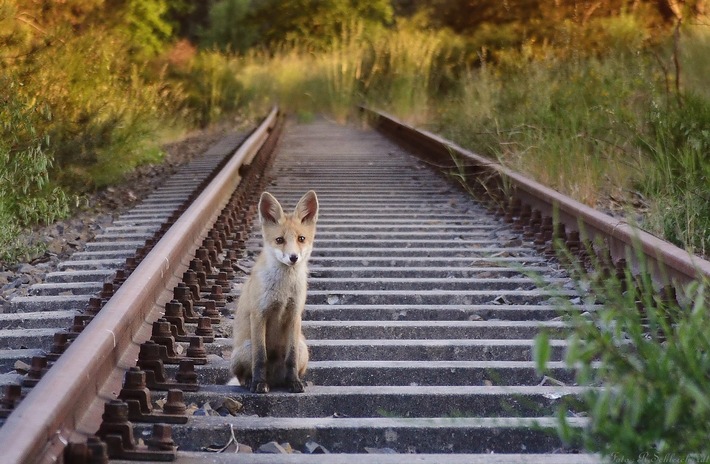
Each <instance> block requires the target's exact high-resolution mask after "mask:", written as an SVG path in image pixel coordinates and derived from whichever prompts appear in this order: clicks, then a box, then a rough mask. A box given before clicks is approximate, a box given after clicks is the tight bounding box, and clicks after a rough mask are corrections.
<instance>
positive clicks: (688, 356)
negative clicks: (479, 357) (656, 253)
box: [537, 261, 710, 463]
mask: <svg viewBox="0 0 710 464" xmlns="http://www.w3.org/2000/svg"><path fill="white" fill-rule="evenodd" d="M641 262H642V263H643V261H641ZM596 269H597V270H595V271H592V272H591V273H589V274H587V273H586V272H581V269H580V270H578V272H577V274H578V275H582V276H584V277H583V278H582V279H581V280H580V285H579V288H580V291H581V292H590V294H591V295H594V297H595V299H596V301H597V302H599V303H601V305H602V308H601V309H599V310H598V311H594V312H588V313H584V314H580V313H579V310H578V309H575V308H572V307H566V308H565V312H566V314H567V315H568V317H569V321H570V323H571V326H572V333H571V335H570V336H569V337H568V339H567V342H568V350H567V354H566V362H567V364H568V365H569V366H570V367H572V368H574V369H576V370H577V372H578V376H577V381H578V383H579V384H580V385H587V386H592V387H602V388H596V389H592V390H590V391H589V392H588V393H587V394H586V395H584V397H583V401H582V405H581V409H580V410H579V411H580V412H581V413H583V414H584V415H586V416H587V417H588V418H589V421H590V422H589V426H588V427H587V428H586V429H584V430H583V431H581V432H580V433H581V434H582V439H583V440H582V441H583V442H584V444H585V448H586V449H587V450H589V451H594V452H600V453H601V454H602V455H604V456H606V457H608V458H610V460H611V461H613V462H683V463H685V462H701V461H702V459H707V456H708V455H709V453H710V443H709V442H708V440H707V436H708V433H710V386H709V385H710V384H709V383H708V382H707V375H708V372H710V357H708V353H709V352H710V336H709V335H708V334H710V312H709V311H708V305H709V304H710V294H709V293H708V283H709V282H707V281H698V282H694V283H692V284H690V285H688V286H687V287H686V288H685V289H684V292H685V293H684V294H681V295H678V296H679V300H680V301H681V302H682V304H683V306H682V307H681V306H680V305H679V304H678V303H677V302H676V301H675V298H674V297H673V298H670V297H669V296H670V295H667V294H664V293H663V291H657V290H654V288H653V285H652V283H651V281H650V279H649V278H648V277H647V276H646V275H645V274H644V273H641V274H640V275H639V276H636V277H633V276H632V274H631V273H630V272H629V271H628V270H626V271H625V272H624V273H623V274H622V277H621V278H618V277H617V278H615V277H613V276H612V277H609V275H607V274H605V273H604V272H603V271H601V268H600V267H599V266H598V265H597V267H596ZM537 342H538V343H537V345H539V347H542V349H538V350H537V353H538V359H537V361H538V363H539V365H540V364H542V365H544V364H545V359H541V358H540V357H541V356H542V355H544V353H546V352H547V351H548V349H549V347H547V348H545V345H546V341H545V339H544V337H540V338H539V339H538V341H537ZM578 407H579V406H578ZM565 412H566V411H562V413H561V414H560V415H559V417H560V418H561V422H560V432H561V433H562V435H563V436H565V435H566V436H567V438H571V437H569V434H570V433H572V430H573V428H571V427H569V426H568V425H567V419H566V414H565Z"/></svg>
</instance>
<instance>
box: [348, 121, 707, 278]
mask: <svg viewBox="0 0 710 464" xmlns="http://www.w3.org/2000/svg"><path fill="white" fill-rule="evenodd" d="M361 111H362V113H363V114H364V116H365V117H366V118H367V119H368V121H369V122H370V123H371V124H372V125H373V126H374V127H375V128H377V129H378V130H380V131H381V132H383V133H385V134H386V135H388V136H390V137H392V138H394V139H396V140H397V141H398V142H400V143H403V144H405V145H407V146H408V147H410V148H413V149H415V150H416V151H417V152H419V153H420V154H422V155H423V156H424V157H426V158H427V159H429V160H430V161H433V162H435V163H437V164H438V165H440V166H442V167H446V168H453V169H457V168H459V167H460V166H461V163H459V165H457V164H456V161H455V159H454V158H455V157H458V158H459V159H462V160H464V161H465V163H463V164H465V172H466V175H467V182H469V183H471V184H472V186H474V187H481V186H484V187H485V190H486V191H487V192H488V193H493V194H494V195H496V196H497V197H498V198H497V199H498V201H500V202H502V203H504V204H505V205H506V206H507V205H511V204H513V203H515V204H516V205H517V206H516V208H520V207H521V206H522V205H529V206H530V208H531V209H537V210H539V211H540V212H541V214H542V216H548V217H552V218H554V221H555V223H556V224H560V223H561V224H563V225H564V228H565V231H566V232H567V233H569V232H570V231H577V232H578V233H579V236H580V241H581V242H582V243H584V242H586V243H590V244H594V245H595V247H596V248H604V249H605V250H606V251H605V253H606V252H607V251H608V253H609V255H610V257H611V259H612V260H613V261H614V262H618V261H619V260H621V259H624V260H626V262H627V263H630V264H631V266H632V269H633V270H634V271H635V272H638V271H641V270H643V271H645V272H650V273H651V274H652V275H653V277H654V278H655V280H656V281H657V282H659V283H660V284H661V285H673V286H676V287H678V286H680V287H682V286H684V285H686V284H687V283H688V282H690V281H692V280H695V279H700V278H706V279H709V278H710V262H709V261H706V260H703V259H701V258H699V257H697V256H694V255H692V254H690V253H688V252H687V251H685V250H682V249H681V248H679V247H677V246H675V245H673V244H671V243H668V242H666V241H664V240H661V239H659V238H658V237H656V236H654V235H652V234H650V233H648V232H646V231H644V230H642V229H639V228H637V227H634V226H633V225H632V224H629V223H628V222H627V221H625V220H623V219H617V218H613V217H611V216H609V215H607V214H604V213H601V212H599V211H596V210H594V209H593V208H590V207H588V206H586V205H584V204H582V203H580V202H578V201H575V200H573V199H571V198H569V197H567V196H565V195H562V194H561V193H559V192H557V191H555V190H553V189H551V188H548V187H545V186H544V185H542V184H540V183H538V182H535V181H533V180H530V179H528V178H526V177H524V176H522V175H520V174H519V173H517V172H515V171H513V170H511V169H509V168H506V167H505V166H502V165H501V164H498V163H496V162H495V161H492V160H491V159H489V158H485V157H483V156H480V155H478V154H476V153H473V152H471V151H469V150H466V149H465V148H462V147H460V146H458V145H456V144H455V143H453V142H451V141H448V140H446V139H444V138H442V137H439V136H438V135H436V134H432V133H430V132H427V131H425V130H421V129H416V128H414V127H413V126H410V125H408V124H406V123H404V122H402V121H400V120H398V119H397V118H395V117H394V116H391V115H389V114H387V113H384V112H381V111H378V110H374V109H371V108H367V107H361ZM476 183H477V184H476ZM474 184H476V185H474Z"/></svg>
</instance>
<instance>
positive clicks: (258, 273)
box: [231, 190, 318, 393]
mask: <svg viewBox="0 0 710 464" xmlns="http://www.w3.org/2000/svg"><path fill="white" fill-rule="evenodd" d="M259 219H260V221H261V228H262V236H263V239H264V246H263V248H262V250H261V254H260V255H259V257H258V258H257V260H256V263H255V264H254V268H253V269H252V271H251V275H250V276H249V278H248V279H247V281H246V283H245V284H244V286H243V287H242V292H241V295H240V296H239V301H238V302H237V309H236V312H235V316H234V335H233V336H234V348H233V350H232V360H231V370H232V373H233V374H234V375H235V376H236V377H237V379H238V380H239V383H240V384H241V385H242V386H244V387H247V388H249V389H250V390H251V391H252V392H255V393H266V392H268V391H269V389H270V388H271V387H287V388H288V389H289V390H290V391H291V392H294V393H301V392H303V391H304V388H305V387H304V384H303V381H302V380H301V378H302V377H303V375H304V374H305V372H306V365H307V364H308V347H307V346H306V339H305V337H304V336H303V332H302V331H301V315H302V313H303V307H304V305H305V303H306V278H307V276H308V268H307V261H308V258H309V257H310V255H311V250H312V249H313V239H314V237H315V233H316V221H317V220H318V198H317V197H316V193H315V192H314V191H312V190H311V191H309V192H308V193H306V194H305V195H303V197H301V199H300V200H299V201H298V204H297V205H296V209H295V210H294V212H293V213H291V214H285V213H284V212H283V209H282V208H281V205H280V204H279V202H278V201H277V200H276V198H274V196H273V195H271V194H270V193H268V192H264V193H262V194H261V199H260V200H259Z"/></svg>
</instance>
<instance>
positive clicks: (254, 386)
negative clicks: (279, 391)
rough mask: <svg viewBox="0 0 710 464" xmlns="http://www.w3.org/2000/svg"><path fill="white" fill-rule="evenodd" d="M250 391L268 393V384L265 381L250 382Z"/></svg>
mask: <svg viewBox="0 0 710 464" xmlns="http://www.w3.org/2000/svg"><path fill="white" fill-rule="evenodd" d="M251 392H252V393H269V384H268V383H266V382H252V383H251Z"/></svg>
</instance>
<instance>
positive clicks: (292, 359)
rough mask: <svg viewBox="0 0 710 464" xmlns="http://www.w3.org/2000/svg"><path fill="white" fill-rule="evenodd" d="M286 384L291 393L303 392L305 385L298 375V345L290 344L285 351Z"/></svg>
mask: <svg viewBox="0 0 710 464" xmlns="http://www.w3.org/2000/svg"><path fill="white" fill-rule="evenodd" d="M286 386H287V387H288V389H289V390H290V391H291V393H303V392H304V391H305V390H306V386H305V385H304V383H303V381H301V379H300V378H299V376H298V345H297V344H296V343H292V344H290V346H289V348H288V352H287V353H286Z"/></svg>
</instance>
